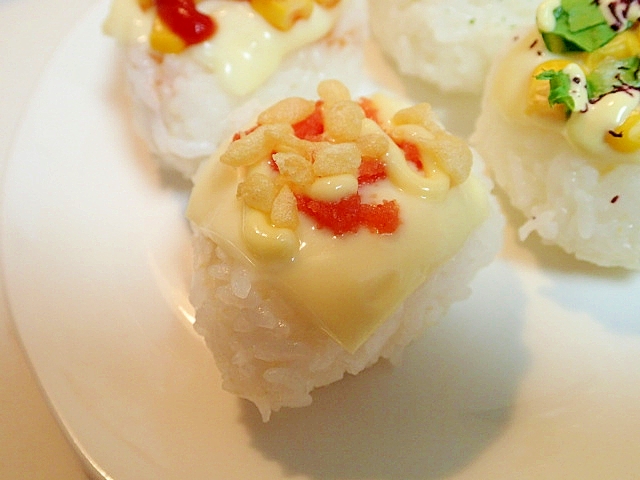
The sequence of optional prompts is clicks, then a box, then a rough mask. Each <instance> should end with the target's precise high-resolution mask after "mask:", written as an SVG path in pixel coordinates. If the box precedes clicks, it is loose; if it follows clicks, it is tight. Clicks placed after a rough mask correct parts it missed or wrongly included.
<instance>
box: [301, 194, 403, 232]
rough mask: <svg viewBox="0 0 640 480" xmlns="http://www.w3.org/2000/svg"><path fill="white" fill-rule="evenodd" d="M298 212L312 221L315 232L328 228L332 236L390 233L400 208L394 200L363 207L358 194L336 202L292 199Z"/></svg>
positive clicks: (306, 198) (398, 219)
mask: <svg viewBox="0 0 640 480" xmlns="http://www.w3.org/2000/svg"><path fill="white" fill-rule="evenodd" d="M296 200H297V202H298V210H300V211H301V212H304V213H306V214H307V215H309V216H310V217H311V218H313V219H314V220H315V221H316V224H317V225H318V227H319V228H328V229H329V230H331V231H332V232H333V234H334V235H343V234H345V233H356V232H357V231H358V230H359V229H360V227H366V228H368V229H369V231H371V232H372V233H378V234H385V233H393V232H395V231H396V229H397V228H398V226H399V225H400V215H399V213H400V208H399V206H398V203H397V202H396V201H395V200H392V201H387V200H385V201H383V202H382V203H380V204H377V205H369V204H363V203H362V201H361V198H360V195H359V194H357V193H356V194H355V195H351V196H349V197H346V198H343V199H341V200H339V201H337V202H322V201H319V200H313V199H311V198H309V197H307V196H304V195H296Z"/></svg>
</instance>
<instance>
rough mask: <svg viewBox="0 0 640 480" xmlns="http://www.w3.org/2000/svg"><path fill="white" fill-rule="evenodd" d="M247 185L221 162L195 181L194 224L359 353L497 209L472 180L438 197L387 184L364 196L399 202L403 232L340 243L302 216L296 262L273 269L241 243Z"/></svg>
mask: <svg viewBox="0 0 640 480" xmlns="http://www.w3.org/2000/svg"><path fill="white" fill-rule="evenodd" d="M242 179H243V178H242V170H241V169H235V168H232V167H230V166H228V165H224V164H222V163H221V162H219V154H218V155H214V156H213V158H211V159H210V160H209V161H208V162H207V163H205V164H203V166H202V167H201V168H200V170H199V172H198V174H197V175H196V177H195V179H194V188H193V191H192V194H191V198H190V201H189V205H188V208H187V217H188V218H189V219H190V220H191V222H192V223H193V224H194V226H195V227H196V228H198V229H199V230H200V231H201V232H203V233H204V234H205V235H207V236H208V237H209V238H211V239H212V240H213V241H214V242H215V243H217V244H218V245H219V246H220V247H221V248H223V249H224V250H225V251H226V253H227V254H228V255H231V256H233V257H234V258H236V259H239V260H241V261H243V262H245V263H246V264H247V265H248V266H249V268H250V269H251V271H252V272H254V275H255V276H254V284H261V285H264V286H267V288H268V289H269V295H277V296H279V297H282V298H284V299H285V300H286V302H287V303H288V305H289V306H291V307H292V308H293V309H294V311H295V312H296V313H297V317H298V318H299V319H300V321H309V322H312V323H314V324H315V325H317V326H319V327H320V328H322V329H323V330H324V331H325V332H326V333H327V334H328V335H330V336H331V337H333V338H334V339H335V340H336V341H337V342H338V343H339V344H340V345H342V346H343V347H344V348H345V349H347V350H348V351H350V352H354V351H356V350H357V349H358V347H360V346H361V345H362V344H363V343H364V342H365V341H366V340H367V339H368V338H369V337H370V336H371V334H372V333H373V332H375V331H376V329H377V328H378V327H379V326H380V325H381V324H382V323H383V322H384V321H385V320H386V319H387V318H388V317H389V316H390V315H391V314H392V313H393V312H394V311H395V310H396V309H397V308H398V306H399V305H400V304H401V303H402V302H403V301H404V300H405V299H406V298H407V297H408V296H409V295H411V294H412V293H413V292H414V291H415V290H416V288H417V287H418V286H420V285H421V284H422V283H423V282H425V281H426V280H427V279H428V278H429V276H430V275H431V273H432V272H433V270H434V269H435V268H437V267H439V266H441V265H442V264H443V263H445V262H446V261H447V260H449V259H450V258H451V257H452V256H453V255H455V254H456V252H458V251H459V250H460V248H462V246H463V244H464V243H465V241H466V239H467V238H468V236H469V234H470V233H471V232H472V231H473V230H474V229H475V228H476V227H477V226H478V225H479V224H480V223H481V222H482V221H483V220H484V219H485V218H486V217H487V215H488V208H489V207H488V192H487V189H486V186H485V185H484V184H483V183H482V182H481V181H480V180H478V179H477V178H475V177H473V176H471V177H469V178H468V179H467V180H466V181H465V182H463V183H462V184H460V185H457V186H456V187H453V188H451V189H449V190H448V191H447V192H446V193H445V194H444V195H442V196H438V197H437V198H424V196H421V195H418V194H416V193H415V192H413V191H411V189H408V190H405V189H402V188H398V187H397V186H395V185H394V184H393V183H392V182H391V181H389V180H384V181H380V182H377V183H375V184H372V185H368V186H365V187H364V188H362V189H361V192H360V193H361V195H362V196H363V201H364V202H367V203H379V202H381V201H382V200H396V201H397V202H398V204H399V207H400V220H401V225H400V227H399V228H398V229H397V230H396V232H394V233H393V234H390V235H378V234H373V233H371V232H369V231H368V230H367V229H366V228H365V229H361V230H360V231H359V232H358V233H357V234H347V235H344V236H334V235H332V233H331V232H330V231H329V230H326V229H318V228H315V227H314V225H313V223H312V221H311V220H310V219H309V218H307V217H306V216H305V215H304V214H301V215H300V217H301V218H300V220H301V221H300V225H299V226H298V228H297V229H296V234H297V237H298V239H299V242H298V248H297V251H296V252H295V254H294V255H293V256H291V257H290V258H289V257H288V258H285V259H278V260H275V261H274V260H273V259H272V260H265V257H268V255H266V256H261V255H259V254H256V251H255V249H252V248H249V246H248V245H247V243H246V241H245V239H244V238H243V235H242V229H243V227H242V217H243V215H242V210H243V207H242V204H241V201H239V200H238V199H237V197H236V189H237V186H238V182H240V181H242ZM266 245H271V244H266Z"/></svg>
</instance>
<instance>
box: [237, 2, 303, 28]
mask: <svg viewBox="0 0 640 480" xmlns="http://www.w3.org/2000/svg"><path fill="white" fill-rule="evenodd" d="M250 3H251V6H252V7H253V9H254V10H255V11H256V12H258V13H259V14H260V15H262V17H263V18H264V19H265V20H266V21H267V22H269V23H270V24H271V25H272V26H274V27H275V28H277V29H278V30H282V31H287V30H290V29H291V27H293V25H294V24H295V23H296V21H298V20H300V19H303V18H309V17H310V16H311V12H312V11H313V0H250Z"/></svg>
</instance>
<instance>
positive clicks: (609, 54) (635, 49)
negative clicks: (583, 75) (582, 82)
mask: <svg viewBox="0 0 640 480" xmlns="http://www.w3.org/2000/svg"><path fill="white" fill-rule="evenodd" d="M639 53H640V38H638V35H637V34H636V32H635V31H630V30H627V31H625V32H622V33H621V34H619V35H616V36H615V37H613V39H612V40H611V41H610V42H609V43H607V44H606V45H604V46H603V47H600V48H598V49H597V50H595V51H593V52H591V53H589V54H587V55H586V56H585V60H584V63H585V66H586V68H587V69H588V70H593V69H594V68H595V67H597V66H598V65H599V64H600V63H601V62H602V61H603V60H604V59H606V58H614V59H616V60H622V59H623V58H628V57H632V56H634V55H638V54H639Z"/></svg>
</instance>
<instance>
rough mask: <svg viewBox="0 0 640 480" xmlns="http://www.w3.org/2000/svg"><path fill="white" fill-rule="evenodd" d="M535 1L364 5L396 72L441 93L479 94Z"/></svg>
mask: <svg viewBox="0 0 640 480" xmlns="http://www.w3.org/2000/svg"><path fill="white" fill-rule="evenodd" d="M539 3H540V1H539V0H489V1H487V0H370V1H369V14H370V27H371V32H372V34H373V37H374V38H375V39H376V40H377V41H378V43H379V44H380V46H381V48H382V49H383V51H384V52H385V53H386V54H387V55H388V56H389V57H390V58H391V59H393V60H394V61H395V63H396V64H397V66H398V68H399V70H400V71H401V72H402V73H404V74H407V75H410V76H415V77H419V78H421V79H423V80H426V81H428V82H429V83H431V84H433V85H436V86H437V87H439V88H440V89H442V90H444V91H450V92H467V93H479V92H480V91H481V89H482V85H483V81H484V78H485V75H486V73H487V70H488V68H489V65H490V62H491V60H492V59H493V57H494V55H495V54H496V53H497V52H498V51H499V50H500V48H501V47H502V45H503V44H504V42H505V41H506V40H507V39H508V38H509V37H511V36H512V35H513V33H514V32H515V31H517V29H518V28H520V27H521V26H522V25H525V24H528V23H529V22H530V21H531V18H532V16H533V15H534V13H535V10H536V7H537V6H538V4H539Z"/></svg>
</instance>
